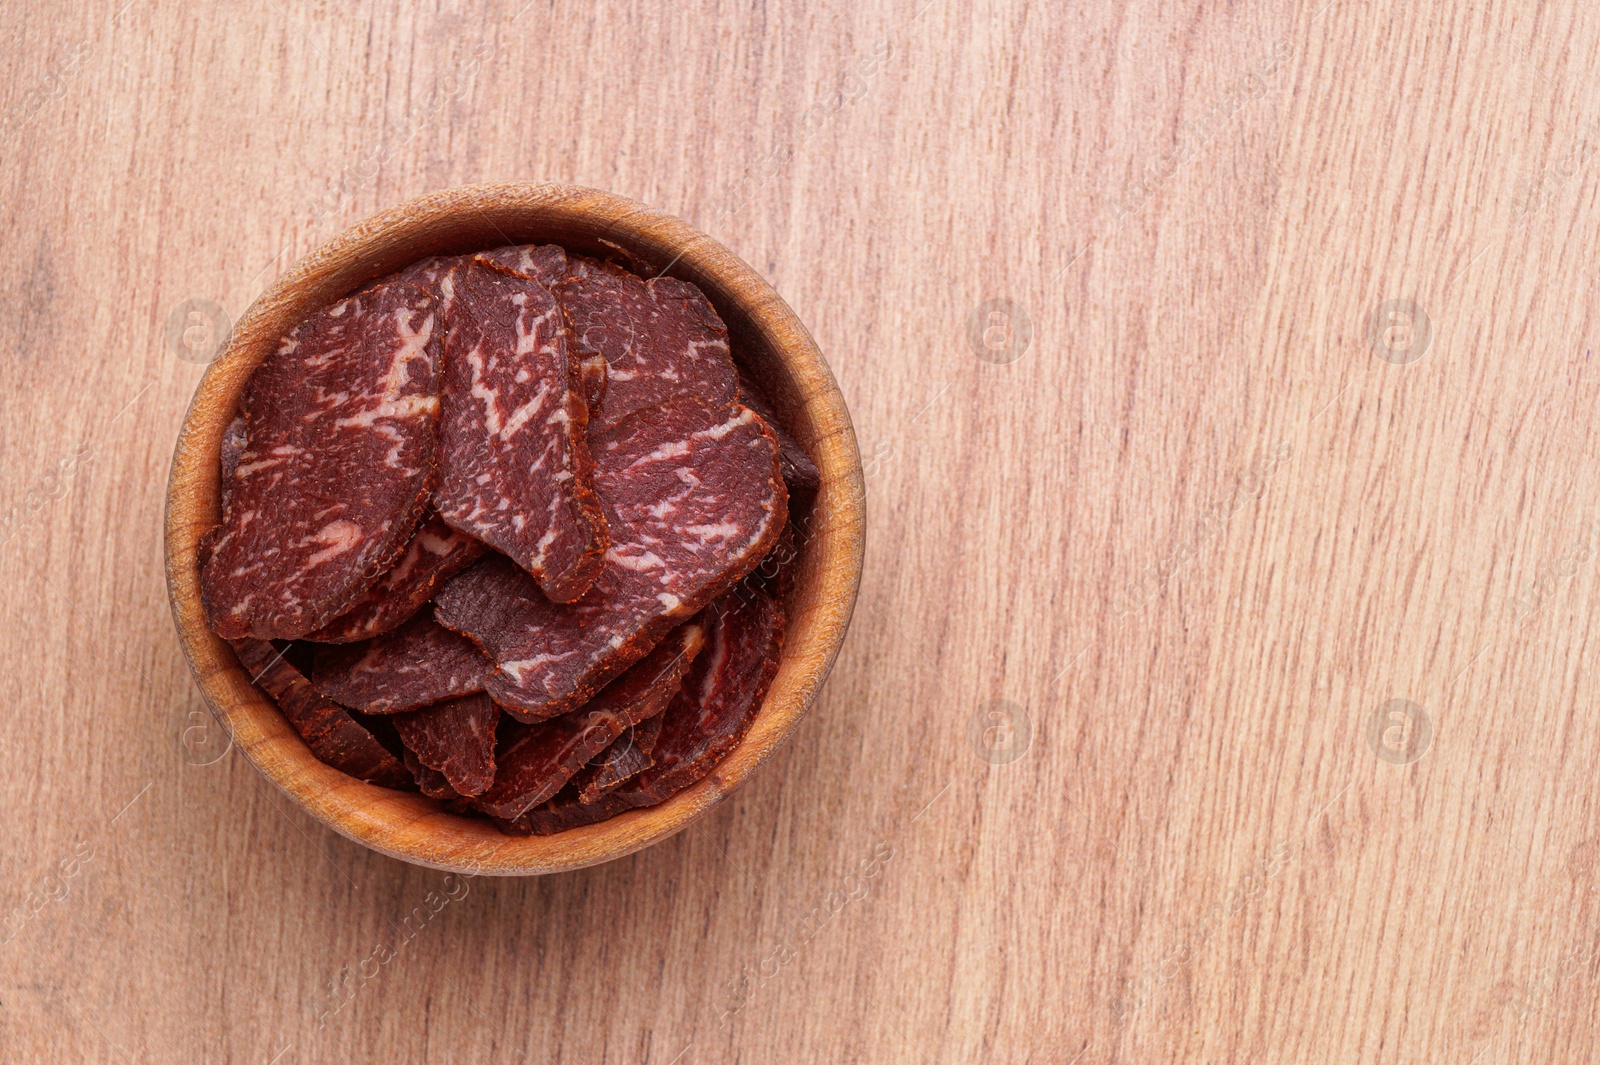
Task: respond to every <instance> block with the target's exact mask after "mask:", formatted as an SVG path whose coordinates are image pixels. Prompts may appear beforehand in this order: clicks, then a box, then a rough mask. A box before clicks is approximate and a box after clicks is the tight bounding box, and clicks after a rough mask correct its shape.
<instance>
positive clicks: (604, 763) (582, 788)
mask: <svg viewBox="0 0 1600 1065" xmlns="http://www.w3.org/2000/svg"><path fill="white" fill-rule="evenodd" d="M663 709H664V708H663ZM665 716H666V715H665V714H664V713H662V714H656V715H655V716H654V717H648V718H645V719H644V720H643V721H641V722H639V723H638V724H637V725H635V726H633V727H632V728H630V729H629V730H628V731H626V732H624V733H623V734H622V735H621V736H618V737H617V741H616V742H615V743H613V744H612V745H611V746H609V747H607V748H606V749H605V750H604V751H602V752H600V757H599V758H598V759H596V760H595V761H593V762H591V763H590V764H589V765H588V766H586V767H585V768H584V770H583V772H582V773H579V774H578V775H577V776H576V777H574V778H573V781H572V783H573V785H574V786H575V787H576V788H577V789H578V798H579V800H580V801H582V802H583V803H584V805H588V804H590V803H594V802H598V801H599V800H600V796H602V795H605V794H607V793H608V792H610V791H611V790H612V789H613V788H615V787H617V785H619V784H621V783H622V782H623V781H625V780H628V779H630V778H632V777H635V776H637V775H638V774H639V773H641V772H643V771H644V770H646V769H648V768H650V752H651V751H652V750H654V749H655V745H656V737H657V736H659V735H660V734H661V722H662V720H663V718H665Z"/></svg>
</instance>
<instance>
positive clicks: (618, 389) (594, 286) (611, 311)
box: [555, 266, 738, 435]
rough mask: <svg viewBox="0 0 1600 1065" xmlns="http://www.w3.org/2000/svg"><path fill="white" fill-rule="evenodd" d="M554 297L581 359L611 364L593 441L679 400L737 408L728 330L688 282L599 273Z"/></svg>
mask: <svg viewBox="0 0 1600 1065" xmlns="http://www.w3.org/2000/svg"><path fill="white" fill-rule="evenodd" d="M555 294H556V298H557V299H559V300H560V301H561V307H562V309H563V310H564V311H565V312H566V317H567V323H568V325H569V326H570V327H571V330H572V345H573V350H574V352H575V353H576V356H577V358H578V359H579V360H580V361H589V360H593V359H595V358H597V357H598V358H601V359H603V360H604V363H605V377H606V383H605V392H604V395H603V397H602V398H601V401H600V402H599V403H598V405H596V406H595V407H594V408H593V409H591V410H590V411H589V425H590V430H589V431H590V434H591V435H594V434H596V433H600V432H604V431H605V430H607V429H609V428H610V427H612V426H614V425H617V424H618V423H620V422H622V421H623V420H624V419H625V418H627V417H628V416H629V415H630V414H632V413H634V412H635V411H639V410H643V409H645V408H647V407H653V406H656V405H657V404H660V403H664V402H666V401H668V400H671V399H674V398H677V397H682V396H693V397H696V398H698V399H700V400H702V401H704V402H706V403H708V404H710V405H711V406H713V407H725V406H727V405H729V404H731V403H732V402H733V401H734V396H735V393H736V392H737V391H738V381H737V378H736V377H735V374H734V367H733V359H732V358H731V357H730V356H729V354H728V329H727V327H726V326H724V325H723V324H722V319H721V318H719V317H717V312H716V310H715V309H714V308H713V307H712V306H711V303H710V301H709V300H707V299H706V298H705V295H704V294H703V293H701V291H700V290H699V289H698V288H695V287H694V286H693V285H691V284H689V283H688V282H686V281H679V280H678V279H677V278H674V277H657V278H652V279H650V280H649V281H646V280H644V279H643V278H640V277H637V276H635V275H633V274H630V273H628V272H627V271H626V270H620V269H616V268H607V267H604V266H601V267H600V268H598V269H594V270H590V271H587V272H586V273H585V274H584V275H583V276H580V277H569V278H568V279H567V280H565V281H563V282H561V283H560V284H559V285H557V286H556V287H555Z"/></svg>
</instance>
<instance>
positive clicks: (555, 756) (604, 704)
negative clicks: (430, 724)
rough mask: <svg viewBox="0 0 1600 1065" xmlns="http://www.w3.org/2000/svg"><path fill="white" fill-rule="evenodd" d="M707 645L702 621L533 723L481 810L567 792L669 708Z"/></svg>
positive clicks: (529, 803)
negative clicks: (631, 731)
mask: <svg viewBox="0 0 1600 1065" xmlns="http://www.w3.org/2000/svg"><path fill="white" fill-rule="evenodd" d="M704 643H705V630H704V629H703V628H701V626H700V625H699V624H697V623H695V622H690V623H689V624H687V625H683V626H681V627H679V628H678V630H677V631H676V632H674V633H673V634H672V635H671V636H669V637H668V638H667V639H665V640H663V641H661V643H660V644H658V645H657V646H656V649H655V650H654V651H651V652H650V653H649V654H648V655H646V656H645V657H644V658H643V659H641V660H640V661H639V662H637V663H636V664H635V665H634V666H633V667H632V668H630V669H629V670H627V672H625V673H623V674H622V676H620V677H618V678H617V679H616V680H614V681H612V682H611V683H610V684H608V685H606V687H605V688H604V690H602V691H601V692H600V694H599V695H596V696H595V697H594V698H593V699H591V700H590V701H589V703H588V704H587V705H586V706H583V707H581V708H580V709H577V710H574V711H572V713H570V714H563V715H562V716H560V717H558V718H555V719H554V720H552V721H545V722H542V723H541V724H537V725H532V726H529V727H527V728H526V730H525V731H524V732H523V734H522V735H521V736H520V737H518V738H517V739H515V740H513V741H512V742H511V744H510V745H509V746H508V747H507V748H506V750H505V751H504V753H502V754H501V756H500V769H499V772H498V773H497V774H496V776H495V778H494V786H493V787H492V788H490V789H489V790H488V791H487V792H485V793H484V794H483V795H481V796H480V797H479V798H478V801H477V806H478V808H479V809H481V810H483V811H484V812H486V813H488V814H491V815H493V816H495V817H503V818H514V817H516V816H518V815H519V814H521V813H523V812H524V811H526V810H528V809H529V808H530V807H533V806H537V805H538V804H539V803H542V802H544V801H545V800H546V799H548V798H550V797H551V796H552V795H554V794H555V793H556V792H558V791H560V790H561V786H562V785H563V784H565V783H566V782H567V781H568V780H570V779H572V777H573V775H574V774H575V773H577V772H578V770H580V769H582V768H583V766H584V764H585V763H587V762H588V761H589V759H591V758H593V757H594V756H595V755H597V754H599V753H600V752H601V751H602V750H604V749H605V748H606V747H608V746H610V745H611V742H612V741H613V740H615V739H616V738H617V737H618V736H619V735H621V734H622V731H623V730H624V729H626V728H629V727H631V726H633V725H636V724H638V723H639V722H640V721H643V720H645V719H646V718H648V717H652V716H655V715H657V714H660V713H661V712H662V711H663V710H664V709H665V708H666V705H667V703H668V701H670V700H671V699H672V697H673V696H674V695H675V694H677V692H678V690H679V689H680V688H682V687H683V678H684V674H686V673H688V672H689V667H690V666H691V665H692V664H693V663H694V659H695V656H696V655H698V654H699V653H700V648H701V645H702V644H704ZM402 735H404V733H402Z"/></svg>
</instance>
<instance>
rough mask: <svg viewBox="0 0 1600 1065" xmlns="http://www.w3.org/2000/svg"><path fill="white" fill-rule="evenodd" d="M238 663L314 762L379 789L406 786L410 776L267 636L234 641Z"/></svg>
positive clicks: (409, 781)
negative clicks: (322, 694) (286, 720)
mask: <svg viewBox="0 0 1600 1065" xmlns="http://www.w3.org/2000/svg"><path fill="white" fill-rule="evenodd" d="M233 649H234V652H235V653H236V654H237V655H238V656H239V663H240V665H242V666H244V668H245V670H246V671H247V672H248V673H249V674H250V679H251V680H252V681H254V682H255V683H256V684H257V685H259V686H260V688H261V690H262V691H264V692H266V693H267V694H268V695H270V696H272V698H273V700H274V701H275V702H277V704H278V709H279V710H281V711H283V716H284V717H285V718H287V719H288V721H289V724H290V725H292V726H293V727H294V730H295V731H296V732H298V733H299V734H300V738H301V739H303V740H305V742H306V746H307V747H310V748H311V753H312V754H314V755H316V756H317V758H318V760H320V761H322V762H323V763H325V764H327V765H330V766H332V767H333V768H335V769H337V770H339V771H340V772H342V773H347V774H349V775H350V776H353V777H356V778H357V779H359V780H365V781H366V782H367V783H369V784H376V785H378V786H379V787H385V788H398V789H405V788H407V787H408V786H409V785H410V783H411V779H412V778H411V774H410V773H408V772H406V768H405V766H403V765H401V764H400V761H399V760H398V759H396V758H395V756H394V755H392V754H390V753H389V752H388V750H386V749H385V748H384V746H383V744H381V743H379V742H378V739H377V737H375V736H374V735H373V734H372V733H371V732H369V731H367V729H365V728H364V727H362V726H361V724H359V723H358V722H357V721H356V720H355V718H353V717H351V716H350V714H349V713H347V712H346V711H345V709H344V707H342V706H339V705H337V704H335V703H333V702H331V701H329V700H328V699H325V698H323V697H322V696H321V695H318V694H317V693H316V691H314V690H313V689H312V687H311V682H310V681H308V680H306V678H305V677H304V676H303V675H302V674H301V673H300V671H299V670H297V669H295V668H294V666H292V665H290V664H289V663H288V662H287V661H285V660H284V657H283V654H282V652H280V651H279V650H278V649H277V648H275V647H273V646H272V644H270V643H268V642H267V641H266V640H251V639H244V640H234V641H233Z"/></svg>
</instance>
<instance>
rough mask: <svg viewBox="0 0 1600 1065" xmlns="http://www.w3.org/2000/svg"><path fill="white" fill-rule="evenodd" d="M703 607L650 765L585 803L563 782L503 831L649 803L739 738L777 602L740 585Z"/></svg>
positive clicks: (751, 713)
mask: <svg viewBox="0 0 1600 1065" xmlns="http://www.w3.org/2000/svg"><path fill="white" fill-rule="evenodd" d="M706 614H707V617H706V618H705V619H704V620H705V624H706V625H707V627H708V632H707V635H706V646H705V649H704V650H703V651H702V652H701V654H700V657H699V658H697V659H696V660H695V664H694V668H693V669H692V670H691V671H690V673H689V676H688V677H687V678H685V680H684V683H683V689H682V690H681V691H680V692H679V693H678V694H677V696H675V697H674V698H673V700H672V703H671V705H670V706H668V707H667V710H666V713H665V715H664V716H663V718H662V723H661V734H660V736H658V737H657V739H656V745H655V749H654V750H653V751H652V752H651V755H650V758H651V766H650V768H648V769H646V770H644V771H643V772H641V773H639V774H638V775H637V776H635V777H633V778H632V779H631V780H628V781H625V782H624V783H623V784H622V785H621V786H620V787H617V788H615V789H613V790H612V791H610V792H607V793H605V794H603V795H600V796H598V797H597V798H595V799H594V800H593V801H592V802H588V803H585V802H584V801H583V793H582V787H581V785H579V784H577V783H576V782H574V783H572V784H568V785H567V786H566V787H565V788H563V789H562V790H561V791H560V792H559V793H557V795H556V796H555V798H553V799H551V800H550V801H549V802H547V803H545V804H544V805H542V806H536V807H534V808H533V809H531V810H529V811H528V812H527V813H525V814H522V815H521V816H520V817H516V818H501V819H499V820H497V822H496V823H497V824H499V825H500V827H501V829H502V831H505V832H509V833H512V834H529V833H531V834H535V835H541V836H544V835H550V834H552V833H556V832H563V831H566V830H567V829H569V828H577V827H579V826H580V825H589V824H594V823H596V822H598V821H604V820H606V819H607V818H610V817H615V816H616V815H617V814H619V813H621V812H622V811H623V810H628V809H632V808H634V807H639V806H654V805H656V804H657V803H660V802H664V801H666V800H667V799H669V798H671V797H672V796H673V795H675V794H677V793H678V792H680V791H682V790H683V789H684V788H687V787H688V786H689V785H691V784H693V783H694V782H695V781H697V780H699V779H701V778H702V777H704V776H705V775H706V774H707V773H710V772H711V770H712V769H713V768H715V767H716V764H717V763H718V762H720V761H721V760H722V759H723V758H724V757H725V756H726V755H727V754H728V752H729V751H731V750H733V748H734V747H736V746H738V744H739V741H740V740H741V739H743V738H744V734H745V731H746V730H747V729H749V727H750V722H751V721H752V720H754V718H755V714H756V711H757V710H759V709H760V707H761V700H762V699H763V698H765V697H766V694H767V688H768V686H769V685H770V684H771V683H772V678H773V677H774V676H775V675H776V674H777V672H778V655H779V652H780V651H781V650H782V648H783V623H784V618H783V608H782V607H780V606H779V605H778V604H777V602H775V601H774V600H773V599H772V598H771V597H769V596H767V595H766V594H765V593H762V592H760V591H751V592H749V594H746V592H745V591H744V590H741V591H739V592H730V593H729V594H727V595H725V596H723V597H722V598H721V599H719V600H718V601H717V602H716V603H715V604H713V606H712V608H711V609H710V610H708V611H707V612H706Z"/></svg>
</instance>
